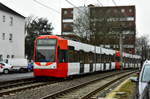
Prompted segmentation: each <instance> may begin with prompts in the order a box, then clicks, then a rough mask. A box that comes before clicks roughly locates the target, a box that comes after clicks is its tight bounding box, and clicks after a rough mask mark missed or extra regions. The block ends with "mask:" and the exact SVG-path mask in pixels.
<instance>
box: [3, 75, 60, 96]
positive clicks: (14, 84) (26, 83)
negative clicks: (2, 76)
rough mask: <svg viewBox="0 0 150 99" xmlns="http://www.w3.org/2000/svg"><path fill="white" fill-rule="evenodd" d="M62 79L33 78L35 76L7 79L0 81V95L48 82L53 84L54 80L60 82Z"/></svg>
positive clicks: (43, 84)
mask: <svg viewBox="0 0 150 99" xmlns="http://www.w3.org/2000/svg"><path fill="white" fill-rule="evenodd" d="M60 81H62V80H58V79H57V80H56V79H54V78H53V79H40V80H38V79H35V78H29V79H20V80H14V81H7V82H3V83H2V82H1V83H0V96H3V95H9V94H10V93H15V92H19V91H22V90H26V89H31V88H36V87H39V86H45V85H48V84H53V83H56V82H60Z"/></svg>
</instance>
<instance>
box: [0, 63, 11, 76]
mask: <svg viewBox="0 0 150 99" xmlns="http://www.w3.org/2000/svg"><path fill="white" fill-rule="evenodd" d="M12 70H13V66H12V65H9V64H7V63H4V62H0V73H4V74H8V73H9V72H10V71H12Z"/></svg>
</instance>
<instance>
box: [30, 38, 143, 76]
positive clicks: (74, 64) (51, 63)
mask: <svg viewBox="0 0 150 99" xmlns="http://www.w3.org/2000/svg"><path fill="white" fill-rule="evenodd" d="M119 57H120V56H119V55H118V52H116V51H115V50H111V49H105V48H102V47H98V46H93V45H89V44H85V43H81V42H76V41H72V40H67V39H64V38H61V37H59V36H52V35H45V36H40V37H37V38H36V40H35V45H34V69H33V72H34V76H36V77H38V76H49V77H68V76H71V75H79V74H85V73H92V72H96V71H108V70H115V69H118V70H119V69H121V68H135V67H138V66H139V63H140V56H137V55H131V54H127V53H123V58H124V63H122V65H121V63H120V61H119ZM131 60H134V63H133V61H131ZM129 61H130V62H129ZM131 64H132V65H131ZM121 66H122V67H121Z"/></svg>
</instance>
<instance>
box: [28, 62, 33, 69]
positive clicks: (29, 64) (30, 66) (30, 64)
mask: <svg viewBox="0 0 150 99" xmlns="http://www.w3.org/2000/svg"><path fill="white" fill-rule="evenodd" d="M27 69H28V71H32V70H33V63H32V62H30V63H28V67H27Z"/></svg>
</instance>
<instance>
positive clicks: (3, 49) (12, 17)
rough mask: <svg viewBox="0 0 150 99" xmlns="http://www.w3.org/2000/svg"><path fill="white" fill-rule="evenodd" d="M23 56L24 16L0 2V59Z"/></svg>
mask: <svg viewBox="0 0 150 99" xmlns="http://www.w3.org/2000/svg"><path fill="white" fill-rule="evenodd" d="M24 57H25V17H24V16H22V15H21V14H19V13H18V12H16V11H14V10H12V9H11V8H9V7H7V6H5V5H4V4H2V3H0V60H4V59H10V58H24Z"/></svg>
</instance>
